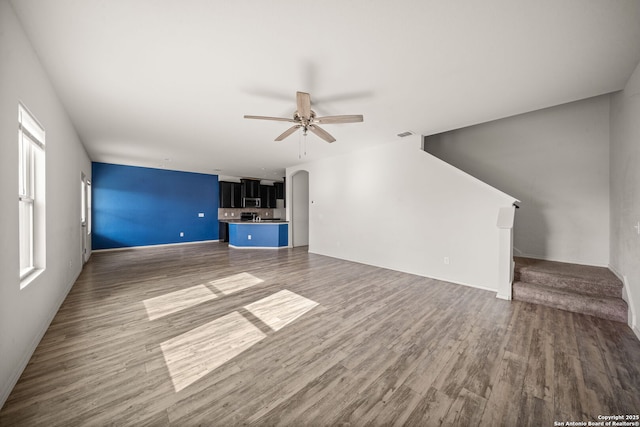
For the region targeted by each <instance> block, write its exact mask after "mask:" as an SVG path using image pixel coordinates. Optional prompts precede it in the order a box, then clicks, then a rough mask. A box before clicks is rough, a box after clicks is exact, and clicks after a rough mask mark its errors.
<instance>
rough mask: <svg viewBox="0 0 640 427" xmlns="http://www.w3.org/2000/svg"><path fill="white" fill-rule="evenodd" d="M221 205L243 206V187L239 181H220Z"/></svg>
mask: <svg viewBox="0 0 640 427" xmlns="http://www.w3.org/2000/svg"><path fill="white" fill-rule="evenodd" d="M219 194H220V207H221V208H241V207H242V188H241V184H240V183H239V182H227V181H220V192H219Z"/></svg>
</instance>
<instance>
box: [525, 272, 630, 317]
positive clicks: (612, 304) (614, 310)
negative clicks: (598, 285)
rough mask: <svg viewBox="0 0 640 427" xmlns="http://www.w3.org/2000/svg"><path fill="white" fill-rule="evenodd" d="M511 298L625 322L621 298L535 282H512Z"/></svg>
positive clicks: (624, 304) (623, 304)
mask: <svg viewBox="0 0 640 427" xmlns="http://www.w3.org/2000/svg"><path fill="white" fill-rule="evenodd" d="M513 299H515V300H519V301H524V302H530V303H534V304H541V305H546V306H549V307H553V308H558V309H560V310H566V311H571V312H574V313H583V314H588V315H591V316H596V317H600V318H603V319H608V320H613V321H616V322H623V323H627V303H626V302H625V301H624V300H623V299H622V298H619V297H618V298H615V297H608V296H593V295H586V294H581V293H577V292H572V291H568V290H565V289H560V288H557V287H550V286H545V285H540V284H536V283H525V282H514V283H513Z"/></svg>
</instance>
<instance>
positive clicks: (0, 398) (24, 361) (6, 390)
mask: <svg viewBox="0 0 640 427" xmlns="http://www.w3.org/2000/svg"><path fill="white" fill-rule="evenodd" d="M81 273H82V269H81V270H80V271H79V272H78V274H77V275H76V276H75V278H74V279H73V280H71V283H69V284H68V285H67V291H66V292H64V295H63V296H62V298H60V300H59V301H58V302H57V304H55V305H54V309H53V310H52V311H51V312H50V313H49V316H47V320H46V321H45V322H44V323H43V324H42V325H41V327H40V331H39V332H38V334H36V336H35V337H34V338H33V340H32V341H31V343H30V344H29V347H28V348H27V351H26V352H25V353H24V354H23V356H22V358H21V359H20V363H18V366H16V370H15V374H14V375H13V377H12V378H11V379H10V380H9V381H8V382H7V384H5V385H4V387H3V388H2V390H1V391H0V409H2V407H3V406H4V404H5V402H6V401H7V399H8V398H9V395H10V394H11V392H12V391H13V388H14V387H15V386H16V384H17V383H18V380H19V379H20V377H21V376H22V373H23V372H24V370H25V369H26V367H27V365H28V364H29V361H30V360H31V357H33V353H35V351H36V348H38V344H40V341H42V337H44V334H46V333H47V330H48V329H49V326H50V325H51V322H53V319H54V318H55V317H56V314H58V310H60V307H61V306H62V303H63V302H64V300H65V299H67V295H69V292H70V291H71V288H73V285H74V284H75V283H76V280H78V277H80V274H81Z"/></svg>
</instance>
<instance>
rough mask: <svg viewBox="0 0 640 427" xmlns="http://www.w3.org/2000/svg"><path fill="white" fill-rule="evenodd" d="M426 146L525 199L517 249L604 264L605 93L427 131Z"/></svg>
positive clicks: (518, 223)
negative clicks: (448, 129) (434, 132)
mask: <svg viewBox="0 0 640 427" xmlns="http://www.w3.org/2000/svg"><path fill="white" fill-rule="evenodd" d="M425 149H426V150H427V151H429V152H430V153H432V154H434V155H436V156H438V157H439V158H441V159H443V160H445V161H447V162H449V163H451V164H453V165H455V166H457V167H459V168H460V169H462V170H464V171H466V172H468V173H470V174H472V175H473V176H476V177H478V178H479V179H481V180H483V181H485V182H487V183H488V184H490V185H492V186H494V187H496V188H499V189H500V190H502V191H505V192H507V193H509V194H511V195H513V196H514V197H516V198H518V199H520V200H521V201H522V203H521V209H519V210H518V212H517V216H516V224H515V229H514V246H515V248H516V255H523V256H528V257H533V258H542V259H550V260H555V261H564V262H574V263H579V264H590V265H600V266H607V265H608V262H609V96H608V95H605V96H600V97H596V98H591V99H586V100H583V101H578V102H573V103H570V104H564V105H560V106H557V107H552V108H547V109H544V110H539V111H535V112H532V113H527V114H522V115H518V116H514V117H509V118H506V119H502V120H496V121H493V122H489V123H484V124H480V125H477V126H471V127H468V128H464V129H459V130H455V131H451V132H447V133H444V134H440V135H434V136H430V137H427V138H426V140H425Z"/></svg>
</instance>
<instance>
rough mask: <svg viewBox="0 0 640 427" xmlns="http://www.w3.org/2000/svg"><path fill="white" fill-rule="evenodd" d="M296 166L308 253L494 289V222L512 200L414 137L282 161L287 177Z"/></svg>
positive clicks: (495, 269) (496, 269)
mask: <svg viewBox="0 0 640 427" xmlns="http://www.w3.org/2000/svg"><path fill="white" fill-rule="evenodd" d="M407 140H408V141H407ZM298 170H307V171H309V199H310V205H309V206H310V207H309V209H310V212H309V251H310V252H313V253H317V254H322V255H328V256H331V257H336V258H341V259H346V260H351V261H357V262H362V263H365V264H370V265H375V266H379V267H386V268H389V269H393V270H399V271H404V272H408V273H413V274H418V275H422V276H427V277H433V278H437V279H442V280H447V281H451V282H455V283H461V284H466V285H470V286H475V287H480V288H484V289H491V290H494V291H496V290H497V287H498V249H499V248H498V243H499V229H498V228H497V226H496V222H497V218H498V212H499V208H500V207H505V206H510V205H511V204H512V203H513V201H514V200H515V199H514V198H512V197H510V196H508V195H506V194H503V193H501V192H499V191H497V190H495V189H493V188H491V187H489V186H487V185H486V184H483V183H481V182H479V181H478V180H476V179H475V178H473V177H470V176H469V175H467V174H465V173H463V172H461V171H459V170H457V169H455V168H453V167H452V166H450V165H448V164H446V163H444V162H443V161H441V160H439V159H437V158H435V157H433V156H431V155H430V154H428V153H425V152H424V151H422V150H421V149H420V138H419V137H414V138H405V139H403V140H401V141H396V142H393V143H388V144H384V145H378V146H375V147H371V148H369V149H365V150H360V151H356V152H353V153H349V154H346V155H342V156H337V157H332V158H326V159H322V160H318V161H314V162H310V163H306V164H303V165H300V166H296V167H292V168H288V169H287V182H290V181H289V179H290V177H291V176H292V175H293V174H294V173H295V172H296V171H298ZM289 206H290V203H289V199H288V201H287V207H289ZM444 257H449V260H450V264H448V265H446V264H444Z"/></svg>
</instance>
